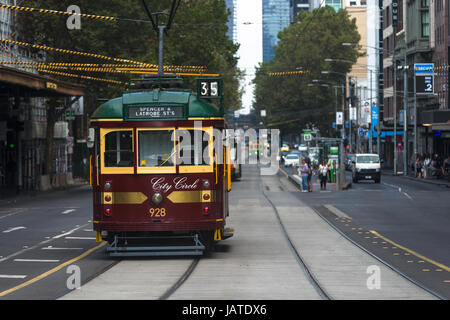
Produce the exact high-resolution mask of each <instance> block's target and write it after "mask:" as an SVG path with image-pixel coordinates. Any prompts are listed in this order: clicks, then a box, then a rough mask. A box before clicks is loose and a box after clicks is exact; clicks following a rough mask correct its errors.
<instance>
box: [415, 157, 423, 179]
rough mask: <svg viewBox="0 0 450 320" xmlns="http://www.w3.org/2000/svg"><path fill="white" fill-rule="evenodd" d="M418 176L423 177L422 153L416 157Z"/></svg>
mask: <svg viewBox="0 0 450 320" xmlns="http://www.w3.org/2000/svg"><path fill="white" fill-rule="evenodd" d="M416 178H419V179H420V178H422V159H421V157H420V154H418V155H417V158H416Z"/></svg>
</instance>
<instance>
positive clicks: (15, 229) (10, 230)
mask: <svg viewBox="0 0 450 320" xmlns="http://www.w3.org/2000/svg"><path fill="white" fill-rule="evenodd" d="M22 229H26V227H22V226H20V227H14V228H9V229H8V230H5V231H3V233H10V232H13V231H17V230H22Z"/></svg>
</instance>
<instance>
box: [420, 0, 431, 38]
mask: <svg viewBox="0 0 450 320" xmlns="http://www.w3.org/2000/svg"><path fill="white" fill-rule="evenodd" d="M422 1H423V0H422ZM420 15H421V25H422V37H429V36H430V12H429V11H428V10H427V11H422V12H421V13H420Z"/></svg>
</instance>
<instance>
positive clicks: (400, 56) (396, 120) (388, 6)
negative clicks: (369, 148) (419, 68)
mask: <svg viewBox="0 0 450 320" xmlns="http://www.w3.org/2000/svg"><path fill="white" fill-rule="evenodd" d="M448 4H449V1H448V0H384V1H383V47H384V60H383V64H384V68H383V72H384V78H385V82H384V84H385V87H384V101H383V102H384V119H385V123H384V126H385V128H386V129H390V130H392V129H393V128H394V126H396V127H397V130H398V135H397V136H396V140H397V141H396V142H397V146H398V145H399V144H400V148H399V149H398V151H399V155H398V158H397V166H398V168H400V170H404V169H405V168H404V165H405V164H406V165H407V168H406V170H408V168H409V167H410V164H411V162H412V159H414V158H415V157H416V156H417V154H419V155H422V154H425V153H429V154H438V155H440V156H441V157H446V156H448V155H449V154H450V111H449V95H448V59H449V56H448V52H449V50H448V46H449V43H450V42H449V40H450V39H449V37H448V23H449V21H448V17H449V15H448V14H449V12H448V10H449V7H448ZM420 63H433V64H434V83H433V87H434V88H433V92H430V93H429V94H416V95H415V94H414V82H415V70H414V65H415V64H420ZM405 114H406V117H405ZM405 120H406V128H405ZM405 129H406V132H407V134H406V135H404V134H403V132H404V130H405ZM394 141H395V139H394V137H392V139H387V140H386V148H387V149H388V150H391V151H390V152H388V156H389V157H388V158H387V161H388V163H390V164H393V161H394V151H393V150H394V145H395V142H394Z"/></svg>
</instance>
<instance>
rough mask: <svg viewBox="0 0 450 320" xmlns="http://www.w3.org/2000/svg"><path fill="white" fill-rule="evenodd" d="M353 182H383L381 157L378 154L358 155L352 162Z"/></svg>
mask: <svg viewBox="0 0 450 320" xmlns="http://www.w3.org/2000/svg"><path fill="white" fill-rule="evenodd" d="M352 164H353V168H352V178H353V182H355V183H357V182H358V181H359V180H375V183H380V181H381V164H380V157H379V156H378V155H377V154H371V153H357V154H355V159H354V160H353V162H352Z"/></svg>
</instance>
